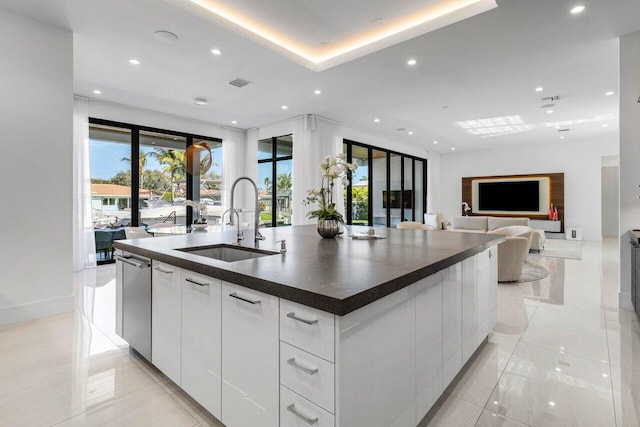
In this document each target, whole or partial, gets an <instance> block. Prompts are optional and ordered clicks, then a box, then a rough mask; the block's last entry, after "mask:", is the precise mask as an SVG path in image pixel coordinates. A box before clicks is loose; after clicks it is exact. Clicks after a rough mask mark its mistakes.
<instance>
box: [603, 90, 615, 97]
mask: <svg viewBox="0 0 640 427" xmlns="http://www.w3.org/2000/svg"><path fill="white" fill-rule="evenodd" d="M613 94H615V92H614V91H612V90H610V91H609V92H607V93H605V95H607V96H611V95H613Z"/></svg>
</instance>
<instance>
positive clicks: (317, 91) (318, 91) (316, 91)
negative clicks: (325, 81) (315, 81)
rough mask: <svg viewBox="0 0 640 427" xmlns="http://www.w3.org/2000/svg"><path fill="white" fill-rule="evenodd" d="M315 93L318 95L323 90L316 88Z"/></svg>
mask: <svg viewBox="0 0 640 427" xmlns="http://www.w3.org/2000/svg"><path fill="white" fill-rule="evenodd" d="M313 93H315V94H316V95H320V94H321V93H322V91H321V90H320V89H316V90H314V91H313Z"/></svg>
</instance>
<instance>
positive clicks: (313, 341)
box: [280, 299, 335, 362]
mask: <svg viewBox="0 0 640 427" xmlns="http://www.w3.org/2000/svg"><path fill="white" fill-rule="evenodd" d="M334 336H335V330H334V316H333V314H331V313H327V312H324V311H321V310H317V309H315V308H311V307H307V306H304V305H301V304H297V303H295V302H291V301H287V300H284V299H283V300H281V301H280V339H281V340H282V341H285V342H287V343H289V344H291V345H294V346H296V347H298V348H301V349H303V350H306V351H308V352H310V353H313V354H315V355H316V356H319V357H321V358H323V359H325V360H328V361H330V362H333V361H334V342H335V339H334Z"/></svg>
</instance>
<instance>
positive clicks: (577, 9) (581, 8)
mask: <svg viewBox="0 0 640 427" xmlns="http://www.w3.org/2000/svg"><path fill="white" fill-rule="evenodd" d="M586 8H587V6H585V5H583V4H579V5H577V6H575V7H574V8H573V9H571V13H573V14H574V15H575V14H578V13H580V12H582V11H584V10H585V9H586Z"/></svg>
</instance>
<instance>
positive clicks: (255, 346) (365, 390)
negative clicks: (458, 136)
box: [116, 226, 503, 427]
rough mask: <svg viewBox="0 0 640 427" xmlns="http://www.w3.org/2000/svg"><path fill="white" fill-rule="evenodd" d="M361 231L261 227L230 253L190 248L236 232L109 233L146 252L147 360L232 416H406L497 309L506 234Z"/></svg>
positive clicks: (377, 421) (429, 397) (382, 420)
mask: <svg viewBox="0 0 640 427" xmlns="http://www.w3.org/2000/svg"><path fill="white" fill-rule="evenodd" d="M364 230H366V228H364V227H353V228H351V227H348V228H347V231H346V233H345V234H344V235H343V236H339V237H338V238H336V239H322V238H321V237H320V236H318V235H317V233H316V230H315V227H314V226H295V227H287V228H273V229H264V230H261V231H262V232H263V234H264V235H265V238H266V239H265V240H264V241H261V242H259V249H260V250H263V251H264V250H266V251H272V252H273V254H269V255H266V256H261V257H257V258H250V259H244V260H239V261H233V262H229V261H222V260H219V259H212V258H208V257H204V256H202V255H198V254H196V252H197V251H196V252H194V251H193V249H194V248H202V247H208V246H211V245H216V244H221V243H226V244H235V232H225V233H191V234H189V235H182V236H172V237H162V238H155V239H140V240H129V241H120V242H117V243H116V248H117V249H118V250H119V252H120V255H121V257H122V256H127V255H129V254H133V255H134V256H138V257H145V258H148V259H150V260H152V261H151V263H152V269H151V271H152V280H151V283H152V287H151V302H150V304H151V352H150V357H148V358H149V359H150V361H151V363H153V364H154V365H155V366H157V367H158V368H159V369H160V370H161V371H162V372H163V373H165V374H166V375H167V376H168V377H169V378H170V379H171V380H172V381H174V382H175V383H176V384H178V385H179V386H181V387H182V388H183V389H184V390H185V391H186V392H187V393H189V394H190V395H191V396H192V397H194V398H195V399H196V400H197V401H198V402H199V403H201V404H202V405H203V406H204V407H205V408H206V409H207V410H209V411H210V412H211V413H212V414H213V415H214V416H216V417H217V418H219V419H220V420H221V421H222V422H223V423H225V424H226V425H228V426H229V427H232V426H254V425H260V426H278V425H281V426H288V425H294V426H297V425H316V426H329V425H330V426H342V427H345V426H349V427H350V426H360V425H362V426H365V425H366V426H415V425H416V424H417V423H418V422H419V421H420V420H421V419H422V418H423V416H424V415H425V414H426V413H427V411H428V410H429V409H430V408H431V406H432V405H433V403H435V401H436V400H437V398H438V397H439V396H440V395H441V394H442V392H443V391H444V389H445V388H446V386H447V385H448V384H449V383H450V382H451V380H453V378H454V377H455V375H456V374H457V373H458V372H459V370H460V369H461V368H462V366H463V365H464V364H465V363H466V361H467V360H468V359H469V358H470V357H471V355H472V354H473V353H474V352H475V350H476V349H477V348H478V347H479V346H480V345H481V344H482V342H483V341H484V340H485V338H486V337H487V334H488V333H489V331H490V330H491V328H492V327H493V325H494V324H495V322H496V310H497V264H496V263H497V256H496V255H497V254H496V245H497V244H498V243H500V242H501V241H502V240H503V237H502V236H496V235H484V234H467V233H449V232H424V231H413V230H397V229H386V228H376V232H377V234H379V235H381V236H384V237H386V238H385V239H379V240H352V239H351V238H349V237H348V234H349V233H351V232H362V231H364ZM247 239H248V238H247ZM281 240H285V241H286V249H287V251H286V252H285V253H279V251H280V248H281V244H280V243H278V241H281ZM242 245H246V246H249V247H250V248H253V247H254V242H253V241H252V240H249V241H244V242H242ZM201 253H204V252H201ZM123 261H126V259H121V260H120V261H119V263H120V262H123ZM121 271H122V268H119V270H118V281H119V285H118V287H117V288H118V289H121V283H122V277H121ZM118 302H119V305H124V306H126V305H127V299H126V297H124V298H122V297H121V298H119V299H118ZM121 312H122V310H121V309H119V311H118V313H119V315H120V313H121ZM127 327H131V325H127V324H126V322H124V323H123V322H120V326H119V329H120V330H119V333H121V334H122V330H123V329H124V330H126V329H127ZM122 335H126V334H122Z"/></svg>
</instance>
